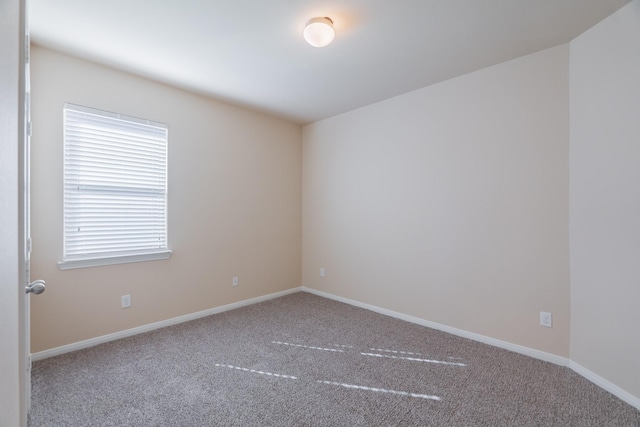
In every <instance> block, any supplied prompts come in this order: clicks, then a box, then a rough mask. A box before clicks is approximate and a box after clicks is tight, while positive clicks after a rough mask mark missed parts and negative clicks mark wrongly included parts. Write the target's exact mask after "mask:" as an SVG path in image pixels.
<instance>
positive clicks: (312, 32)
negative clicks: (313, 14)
mask: <svg viewBox="0 0 640 427" xmlns="http://www.w3.org/2000/svg"><path fill="white" fill-rule="evenodd" d="M303 34H304V39H305V40H306V41H307V43H309V44H310V45H311V46H313V47H324V46H326V45H328V44H329V43H331V42H332V41H333V38H334V37H335V36H336V32H335V30H334V29H333V21H332V20H331V19H330V18H327V17H317V18H311V19H309V20H308V21H307V23H306V25H305V26H304V33H303Z"/></svg>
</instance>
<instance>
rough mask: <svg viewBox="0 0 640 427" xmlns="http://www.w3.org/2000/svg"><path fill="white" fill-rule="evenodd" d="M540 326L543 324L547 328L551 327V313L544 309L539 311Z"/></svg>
mask: <svg viewBox="0 0 640 427" xmlns="http://www.w3.org/2000/svg"><path fill="white" fill-rule="evenodd" d="M540 326H544V327H547V328H551V327H552V322H551V313H547V312H546V311H541V312H540Z"/></svg>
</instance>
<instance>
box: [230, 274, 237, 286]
mask: <svg viewBox="0 0 640 427" xmlns="http://www.w3.org/2000/svg"><path fill="white" fill-rule="evenodd" d="M231 284H232V285H233V286H238V276H235V277H234V278H233V280H232V281H231Z"/></svg>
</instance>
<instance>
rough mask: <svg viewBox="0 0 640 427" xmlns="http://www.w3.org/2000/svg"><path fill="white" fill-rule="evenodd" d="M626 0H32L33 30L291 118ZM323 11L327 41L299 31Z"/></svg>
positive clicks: (574, 28) (42, 39) (311, 116)
mask: <svg viewBox="0 0 640 427" xmlns="http://www.w3.org/2000/svg"><path fill="white" fill-rule="evenodd" d="M629 1H630V0H180V1H178V0H108V1H104V0H102V1H99V0H56V1H51V0H30V14H29V16H30V26H31V36H32V40H33V41H34V42H35V43H36V44H39V45H42V46H47V47H50V48H53V49H57V50H60V51H63V52H67V53H70V54H73V55H78V56H82V57H85V58H88V59H90V60H93V61H96V62H99V63H103V64H106V65H109V66H112V67H115V68H119V69H122V70H125V71H128V72H131V73H134V74H138V75H142V76H145V77H148V78H151V79H155V80H159V81H161V82H164V83H168V84H171V85H175V86H178V87H181V88H184V89H187V90H191V91H195V92H197V93H201V94H204V95H208V96H212V97H215V98H218V99H223V100H226V101H230V102H233V103H235V104H239V105H243V106H247V107H251V108H255V109H258V110H262V111H266V112H269V113H271V114H275V115H278V116H281V117H285V118H287V119H290V120H292V121H295V122H297V123H303V124H304V123H309V122H314V121H317V120H320V119H323V118H326V117H330V116H333V115H336V114H340V113H343V112H346V111H349V110H352V109H355V108H358V107H361V106H364V105H368V104H371V103H373V102H376V101H380V100H383V99H386V98H390V97H392V96H395V95H399V94H402V93H405V92H409V91H412V90H415V89H418V88H421V87H424V86H428V85H431V84H433V83H437V82H439V81H443V80H446V79H450V78H452V77H456V76H459V75H462V74H466V73H469V72H472V71H475V70H478V69H481V68H484V67H487V66H490V65H493V64H497V63H500V62H503V61H506V60H509V59H513V58H516V57H519V56H522V55H526V54H529V53H533V52H536V51H539V50H542V49H545V48H548V47H552V46H556V45H559V44H562V43H566V42H568V41H570V40H571V39H573V38H575V37H576V36H577V35H579V34H580V33H582V32H583V31H585V30H586V29H588V28H589V27H591V26H593V25H594V24H596V23H597V22H599V21H601V20H602V19H604V18H605V17H606V16H608V15H610V14H612V13H613V12H615V11H616V10H618V9H619V8H620V7H622V6H624V5H625V4H627V3H628V2H629ZM315 16H328V17H330V18H331V19H332V20H333V21H334V27H335V29H336V38H335V40H334V41H333V43H332V44H331V45H329V46H327V47H325V48H314V47H311V46H309V45H307V44H306V42H305V41H304V40H303V39H302V30H303V27H304V23H305V22H306V20H307V19H309V18H312V17H315Z"/></svg>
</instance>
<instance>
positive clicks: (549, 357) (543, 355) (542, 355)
mask: <svg viewBox="0 0 640 427" xmlns="http://www.w3.org/2000/svg"><path fill="white" fill-rule="evenodd" d="M302 290H303V291H304V292H309V293H310V294H314V295H318V296H321V297H324V298H328V299H332V300H335V301H340V302H343V303H345V304H349V305H353V306H356V307H360V308H364V309H366V310H371V311H374V312H376V313H380V314H384V315H386V316H390V317H395V318H396V319H400V320H405V321H407V322H411V323H416V324H418V325H422V326H426V327H428V328H432V329H438V330H440V331H443V332H447V333H450V334H453V335H457V336H459V337H463V338H469V339H472V340H474V341H479V342H481V343H484V344H489V345H492V346H494V347H499V348H504V349H506V350H510V351H513V352H516V353H520V354H524V355H526V356H531V357H533V358H536V359H540V360H544V361H545V362H551V363H554V364H556V365H560V366H568V365H569V359H567V358H565V357H561V356H556V355H555V354H551V353H547V352H544V351H540V350H535V349H533V348H529V347H525V346H522V345H518V344H513V343H510V342H507V341H502V340H498V339H495V338H491V337H486V336H484V335H480V334H476V333H473V332H469V331H465V330H463V329H458V328H453V327H451V326H447V325H443V324H441V323H436V322H431V321H429V320H425V319H421V318H419V317H414V316H409V315H407V314H403V313H398V312H397V311H392V310H387V309H386V308H381V307H377V306H375V305H371V304H365V303H363V302H360V301H356V300H352V299H349V298H343V297H340V296H337V295H333V294H330V293H327V292H322V291H318V290H316V289H311V288H306V287H304V286H303V287H302Z"/></svg>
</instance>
